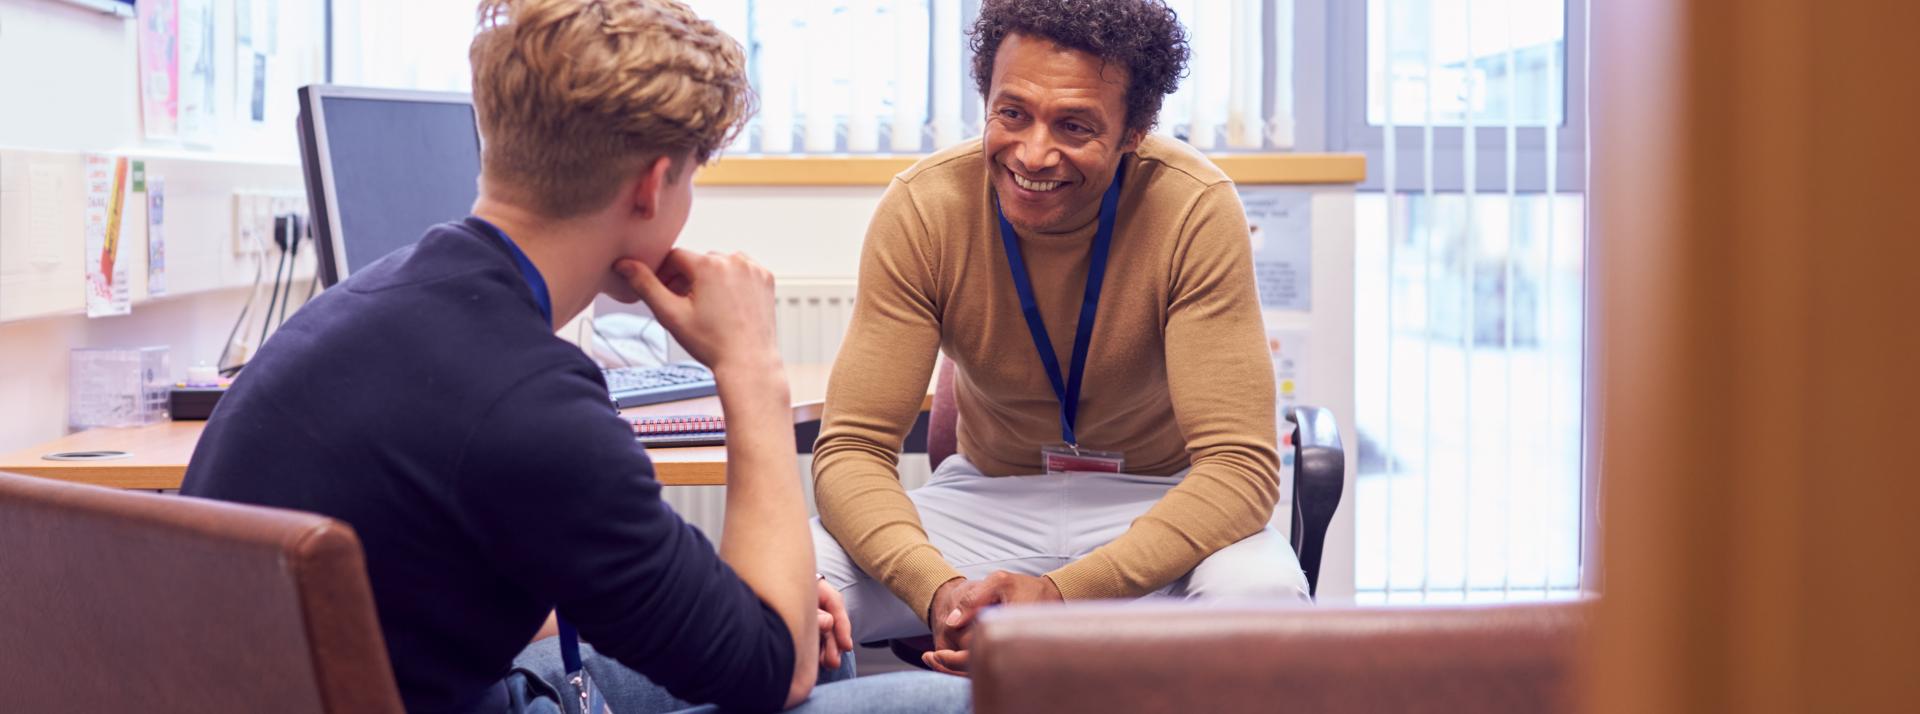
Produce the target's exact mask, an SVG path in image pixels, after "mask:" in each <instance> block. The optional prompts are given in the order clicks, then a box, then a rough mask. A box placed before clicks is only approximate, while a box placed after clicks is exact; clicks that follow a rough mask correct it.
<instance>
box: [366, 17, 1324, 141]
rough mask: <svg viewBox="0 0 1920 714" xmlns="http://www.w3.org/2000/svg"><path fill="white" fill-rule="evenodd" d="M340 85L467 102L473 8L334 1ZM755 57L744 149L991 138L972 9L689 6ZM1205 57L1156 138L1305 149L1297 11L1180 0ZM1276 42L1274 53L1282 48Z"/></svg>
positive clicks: (1195, 62)
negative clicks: (975, 74)
mask: <svg viewBox="0 0 1920 714" xmlns="http://www.w3.org/2000/svg"><path fill="white" fill-rule="evenodd" d="M331 1H332V5H333V12H334V26H335V32H334V75H333V81H334V82H336V83H341V84H353V85H363V86H380V87H397V88H409V89H431V90H443V91H459V92H464V91H469V89H470V86H471V82H472V79H471V78H472V75H471V72H470V70H469V69H468V67H467V44H468V42H470V41H471V40H472V37H473V29H474V7H475V5H476V4H477V3H476V2H475V0H408V1H407V2H375V1H374V0H331ZM685 1H686V2H687V3H688V5H689V6H690V7H692V8H693V9H694V10H695V11H696V12H698V13H700V14H701V16H703V17H706V18H708V19H709V20H712V21H713V22H714V24H716V25H718V26H719V27H720V29H722V30H724V31H726V32H727V34H729V35H732V36H733V37H734V38H735V39H737V40H739V41H740V42H741V44H742V45H743V46H744V47H745V48H746V50H747V55H748V66H749V72H750V73H751V75H752V79H753V83H754V87H755V89H756V90H757V91H758V92H759V95H760V112H759V114H757V115H756V116H755V117H754V118H753V120H752V124H751V125H750V127H749V129H748V131H746V132H744V133H743V134H742V135H741V137H740V138H739V139H738V141H737V142H736V143H735V144H734V145H733V146H731V147H729V150H730V151H732V152H736V153H764V154H794V153H812V154H820V153H854V154H867V153H908V154H911V153H920V152H925V151H930V150H933V149H935V148H938V147H942V146H946V145H949V144H953V143H955V142H958V141H960V140H961V139H964V138H966V137H968V136H973V135H977V134H978V133H979V132H980V128H981V127H980V119H979V115H980V110H979V104H980V96H979V91H978V89H977V88H976V87H975V85H974V82H973V80H972V76H971V74H970V72H971V67H972V56H971V55H970V53H969V52H968V50H967V46H966V30H967V28H968V27H969V26H970V25H971V23H972V21H973V19H974V17H975V15H976V13H977V11H978V3H977V2H966V1H965V0H804V1H793V0H779V1H776V0H685ZM1169 5H1170V6H1171V7H1172V8H1173V9H1174V10H1175V12H1176V13H1177V14H1178V15H1179V17H1180V19H1181V21H1182V23H1183V24H1184V25H1185V26H1186V27H1187V29H1188V32H1189V40H1190V42H1191V48H1192V52H1193V58H1192V60H1191V62H1190V64H1189V74H1188V76H1187V77H1186V78H1185V80H1183V81H1182V83H1181V88H1180V90H1179V92H1178V93H1176V94H1175V95H1173V96H1172V97H1169V98H1168V100H1167V102H1166V103H1165V105H1164V107H1163V109H1162V111H1161V116H1160V125H1159V131H1160V132H1162V133H1164V134H1168V135H1173V136H1179V137H1182V138H1186V139H1187V140H1189V141H1191V142H1192V143H1193V144H1194V145H1195V146H1198V147H1200V148H1202V149H1206V150H1209V151H1234V150H1271V149H1285V148H1291V147H1292V145H1293V134H1294V124H1295V122H1294V119H1293V67H1294V61H1293V53H1292V51H1291V48H1292V44H1293V14H1294V12H1293V9H1294V0H1173V1H1172V2H1170V3H1169ZM1270 45H1271V46H1270Z"/></svg>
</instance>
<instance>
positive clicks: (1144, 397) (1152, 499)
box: [814, 0, 1307, 672]
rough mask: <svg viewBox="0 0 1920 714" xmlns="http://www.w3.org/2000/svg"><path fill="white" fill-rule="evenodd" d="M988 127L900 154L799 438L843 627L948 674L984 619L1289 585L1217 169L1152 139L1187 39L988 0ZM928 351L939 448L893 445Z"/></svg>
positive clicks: (1032, 2)
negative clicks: (907, 460) (928, 470)
mask: <svg viewBox="0 0 1920 714" xmlns="http://www.w3.org/2000/svg"><path fill="white" fill-rule="evenodd" d="M970 35H971V38H972V44H973V49H974V53H975V55H974V57H975V59H974V66H973V74H974V78H975V80H976V82H977V84H978V86H979V90H980V94H981V97H982V99H983V100H984V101H985V115H986V128H985V133H984V135H983V136H982V137H981V138H979V139H975V140H970V141H967V142H965V143H963V144H960V145H958V146H954V147H951V148H948V149H945V150H943V151H940V152H939V153H936V154H934V155H932V156H930V157H928V158H927V159H925V160H923V161H921V162H919V163H918V164H916V165H914V166H913V167H912V168H909V169H907V170H906V171H905V172H903V173H901V174H900V175H899V176H898V177H896V178H895V179H894V180H893V182H892V185H891V186H889V188H888V189H887V192H886V195H885V197H884V198H882V199H881V204H880V207H879V209H878V211H877V212H876V213H875V215H874V217H873V222H872V224H871V226H870V227H869V228H868V231H867V238H866V247H865V249H864V253H863V255H862V258H861V267H860V293H859V299H858V301H857V303H856V305H857V306H856V308H855V312H854V318H853V324H852V326H851V328H850V329H849V332H848V334H847V339H846V343H845V346H844V347H843V348H842V349H841V352H840V356H839V360H838V362H837V363H836V364H835V365H834V371H833V378H832V383H831V385H830V386H829V388H828V395H827V411H826V417H825V423H824V424H823V427H822V429H821V433H820V439H819V442H818V444H817V445H816V447H815V452H814V453H815V458H814V492H815V496H816V500H817V501H818V504H819V509H820V518H819V520H818V521H816V522H815V528H814V548H815V557H816V560H817V562H818V564H819V567H820V568H821V572H822V573H823V574H825V576H826V578H827V581H828V582H829V583H830V584H832V585H833V586H834V587H836V588H838V589H840V590H841V591H842V593H843V594H844V596H845V599H846V603H847V607H848V611H849V614H850V616H851V618H852V620H853V627H854V635H855V639H856V640H860V641H871V640H878V639H893V638H907V637H913V636H924V635H928V634H931V635H932V637H933V642H932V647H933V648H934V651H931V652H928V653H926V655H925V656H924V659H925V663H926V664H927V665H929V666H930V667H933V668H935V669H940V670H943V671H950V672H964V671H965V670H966V668H967V661H968V653H967V645H968V641H969V633H970V631H971V626H972V623H973V622H974V617H975V615H976V614H977V613H978V612H979V611H980V609H982V608H984V607H987V606H990V605H995V604H1004V603H1021V602H1048V601H1074V600H1089V599H1099V598H1136V597H1140V596H1144V595H1148V594H1154V593H1160V594H1166V595H1173V596H1182V597H1199V596H1206V597H1256V598H1267V599H1281V600H1304V599H1306V592H1307V585H1306V579H1305V577H1304V576H1303V575H1302V574H1301V571H1300V566H1299V564H1298V562H1297V561H1296V559H1295V558H1294V555H1293V552H1292V551H1291V550H1290V549H1289V548H1288V546H1287V541H1286V539H1285V537H1283V536H1282V535H1280V534H1279V533H1278V532H1276V531H1274V530H1273V529H1272V528H1270V527H1269V526H1268V524H1267V521H1268V519H1269V517H1270V516H1271V515H1272V513H1273V507H1274V503H1275V501H1276V500H1277V499H1278V495H1279V483H1278V476H1277V473H1278V468H1279V459H1278V456H1277V451H1276V442H1277V432H1276V430H1275V423H1274V384H1273V375H1272V371H1271V369H1270V367H1269V363H1268V358H1267V352H1266V346H1265V338H1264V333H1263V331H1262V326H1261V317H1260V307H1259V301H1258V299H1257V296H1256V293H1255V289H1254V283H1253V266H1252V258H1251V246H1250V244H1249V241H1248V240H1247V225H1246V218H1245V215H1244V213H1243V211H1242V209H1241V206H1240V201H1239V199H1238V197H1237V195H1236V194H1235V192H1234V187H1233V184H1232V182H1231V181H1229V180H1228V178H1227V177H1226V175H1225V174H1224V173H1222V172H1221V171H1220V169H1219V168H1218V167H1216V166H1214V165H1213V164H1212V163H1211V162H1209V161H1208V160H1207V159H1206V157H1204V156H1202V155H1200V154H1199V153H1198V152H1196V151H1194V150H1193V149H1192V148H1190V147H1188V146H1186V145H1184V144H1182V143H1180V142H1178V141H1174V140H1169V139H1166V138H1163V137H1158V136H1152V135H1149V134H1148V130H1149V129H1151V128H1152V127H1153V125H1154V122H1155V119H1156V116H1157V114H1158V113H1159V110H1160V104H1161V101H1162V100H1163V99H1164V98H1165V96H1166V95H1167V94H1169V93H1171V92H1173V90H1174V88H1175V87H1176V86H1177V84H1178V82H1179V79H1180V76H1181V74H1182V72H1183V71H1184V68H1185V65H1186V59H1187V55H1188V49H1187V42H1186V38H1185V33H1184V31H1183V30H1182V29H1181V27H1180V24H1179V22H1178V20H1177V18H1176V17H1175V16H1174V14H1173V12H1172V11H1171V10H1169V9H1168V8H1167V7H1166V5H1165V4H1164V3H1162V2H1160V0H987V2H984V3H982V6H981V9H980V17H979V20H978V21H977V22H976V23H975V24H974V26H973V28H972V30H971V33H970ZM937 353H944V354H945V355H946V358H947V359H948V360H950V361H951V362H953V364H954V365H955V368H956V373H955V379H954V383H953V385H954V386H953V390H954V396H955V398H956V401H957V404H958V407H959V414H960V418H959V428H958V441H959V444H958V446H959V453H958V454H956V455H955V456H953V457H952V458H949V459H947V460H946V461H945V462H944V463H942V464H940V465H939V467H938V469H937V470H936V471H935V473H934V475H933V479H932V480H931V481H930V482H929V483H928V484H927V485H926V486H925V487H923V488H920V489H917V490H915V491H912V492H907V491H905V490H904V489H903V488H902V487H901V484H900V481H899V478H898V473H897V470H896V467H897V457H896V455H897V454H898V453H899V451H900V446H901V442H902V440H903V439H904V437H905V435H906V433H907V431H908V429H909V428H910V427H911V425H912V423H913V419H914V414H915V412H917V411H918V408H919V403H920V398H921V394H922V393H923V391H924V389H925V386H926V384H927V382H928V380H929V376H930V375H931V373H932V370H933V368H934V362H935V359H936V354H937Z"/></svg>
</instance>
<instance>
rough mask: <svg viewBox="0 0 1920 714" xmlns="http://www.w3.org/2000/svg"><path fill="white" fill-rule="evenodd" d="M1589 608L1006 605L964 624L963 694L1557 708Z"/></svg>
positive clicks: (1114, 703)
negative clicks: (968, 679)
mask: <svg viewBox="0 0 1920 714" xmlns="http://www.w3.org/2000/svg"><path fill="white" fill-rule="evenodd" d="M1590 608H1591V605H1590V604H1589V603H1586V602H1573V603H1552V604H1530V605H1495V606H1471V607H1426V608H1363V609H1353V608H1347V609H1332V608H1281V607H1232V606H1224V607H1206V606H1200V605H1197V604H1181V605H1149V604H1138V603H1136V604H1104V605H1067V606H1028V607H1012V608H1004V609H1001V610H997V611H993V612H990V613H988V614H987V615H986V616H985V618H984V619H983V620H982V625H981V631H980V633H979V634H978V635H976V637H978V639H977V640H976V642H975V647H976V650H975V653H974V659H973V678H974V688H973V701H974V708H975V710H976V711H978V712H981V714H1018V713H1024V712H1049V713H1053V712H1103V713H1111V712H1181V713H1183V714H1185V713H1190V712H1209V713H1210V714H1211V713H1216V712H1281V711H1284V712H1489V713H1497V712H1529V713H1532V712H1569V711H1573V710H1575V708H1576V706H1577V704H1578V702H1577V701H1576V694H1575V692H1574V689H1573V684H1572V680H1573V677H1574V672H1575V670H1576V669H1577V661H1576V658H1577V655H1578V652H1579V650H1580V647H1581V640H1582V638H1583V636H1584V632H1585V630H1586V622H1587V618H1588V616H1589V610H1590Z"/></svg>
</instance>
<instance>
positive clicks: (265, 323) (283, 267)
mask: <svg viewBox="0 0 1920 714" xmlns="http://www.w3.org/2000/svg"><path fill="white" fill-rule="evenodd" d="M279 222H280V220H279V219H277V218H276V219H274V223H276V224H277V223H279ZM275 247H280V246H279V242H278V241H275ZM286 272H287V250H286V248H284V247H281V248H280V258H279V260H276V261H275V262H274V264H273V287H271V288H268V289H267V295H268V297H267V312H266V315H265V316H264V318H263V319H262V320H260V346H262V347H265V346H266V344H267V336H268V335H269V334H270V333H271V331H272V330H271V328H272V327H273V309H274V308H275V307H276V306H278V305H279V304H280V280H281V279H282V277H283V276H284V275H286Z"/></svg>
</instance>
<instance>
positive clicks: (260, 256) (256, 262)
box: [213, 233, 267, 377]
mask: <svg viewBox="0 0 1920 714" xmlns="http://www.w3.org/2000/svg"><path fill="white" fill-rule="evenodd" d="M253 245H254V247H255V248H259V249H260V250H259V251H257V252H255V253H254V259H253V287H252V288H249V289H248V290H247V302H246V304H245V305H241V306H240V314H239V315H238V316H236V317H234V318H233V329H232V330H230V331H228V332H227V342H226V344H223V345H221V346H220V358H219V359H216V360H214V362H213V364H214V367H215V368H216V369H218V370H219V371H220V375H221V376H223V377H231V376H233V374H234V373H236V372H239V371H240V368H241V367H244V366H246V363H244V362H243V363H240V364H236V365H232V366H229V365H228V364H227V355H229V354H231V353H232V351H233V341H234V339H235V338H238V337H239V336H240V327H241V326H242V325H245V324H246V322H247V314H248V313H250V312H252V311H253V302H254V300H255V299H257V298H259V297H260V280H261V279H262V278H265V277H266V276H267V253H266V250H265V248H264V246H262V245H261V244H260V235H259V234H257V233H256V234H254V236H253Z"/></svg>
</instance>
